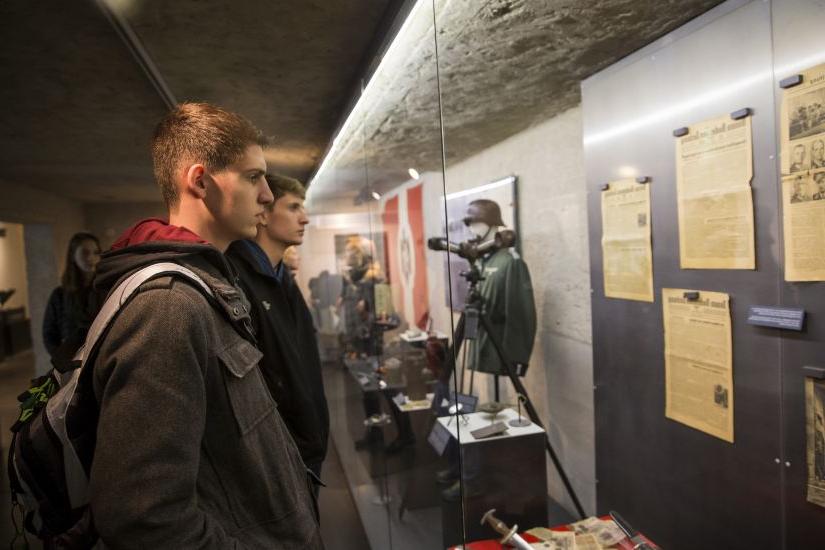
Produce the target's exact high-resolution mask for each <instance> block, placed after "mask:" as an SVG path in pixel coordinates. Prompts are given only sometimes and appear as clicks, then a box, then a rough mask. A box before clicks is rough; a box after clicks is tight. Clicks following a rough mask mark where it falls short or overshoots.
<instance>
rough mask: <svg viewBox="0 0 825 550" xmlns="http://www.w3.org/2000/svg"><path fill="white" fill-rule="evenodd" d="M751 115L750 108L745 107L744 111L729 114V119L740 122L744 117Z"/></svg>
mask: <svg viewBox="0 0 825 550" xmlns="http://www.w3.org/2000/svg"><path fill="white" fill-rule="evenodd" d="M750 115H751V110H750V107H745V108H744V109H739V110H738V111H734V112H732V113H731V114H730V117H731V118H732V119H733V120H740V119H743V118H745V117H746V116H750Z"/></svg>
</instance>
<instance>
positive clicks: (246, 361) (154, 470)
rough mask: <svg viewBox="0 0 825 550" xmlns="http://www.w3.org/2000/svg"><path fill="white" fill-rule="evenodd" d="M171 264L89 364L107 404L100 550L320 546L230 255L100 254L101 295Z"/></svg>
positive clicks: (190, 248) (101, 442)
mask: <svg viewBox="0 0 825 550" xmlns="http://www.w3.org/2000/svg"><path fill="white" fill-rule="evenodd" d="M157 261H172V262H176V263H179V264H181V265H184V266H186V267H188V268H189V269H191V270H192V271H194V272H196V273H197V274H198V275H199V276H200V277H201V278H202V279H203V280H204V281H205V282H206V283H207V285H209V286H210V288H212V290H213V291H214V294H215V298H214V299H212V298H208V297H206V296H205V295H204V293H203V292H202V291H201V290H198V289H196V287H195V286H193V284H191V283H189V282H187V281H185V280H183V279H180V278H177V277H169V276H166V277H159V278H156V279H153V280H150V281H148V282H146V283H144V284H143V285H142V286H141V288H140V289H139V290H138V292H137V293H136V295H135V296H134V297H133V298H132V299H131V301H130V302H128V303H127V304H126V305H125V306H123V308H122V309H121V311H120V312H119V314H118V316H117V318H116V319H115V320H114V321H113V323H112V325H111V326H110V328H109V330H108V332H107V334H106V335H105V336H104V338H103V340H102V342H101V343H100V347H99V349H98V353H97V355H96V358H95V359H94V362H93V367H94V373H93V376H94V389H95V394H96V396H97V398H98V400H99V402H100V420H99V424H98V430H97V446H96V449H95V456H94V462H93V465H92V471H91V477H90V499H91V509H92V515H93V517H94V521H95V525H96V527H97V529H98V531H99V532H100V535H101V538H102V542H103V544H104V547H106V548H122V549H128V548H135V549H137V548H159V549H161V548H163V549H165V548H170V549H171V548H193V549H194V548H200V549H207V548H210V549H211V548H222V549H223V548H227V549H229V548H231V549H235V550H241V549H274V548H285V549H286V548H290V549H291V548H302V549H303V548H308V549H320V548H322V547H323V545H322V543H321V541H320V532H319V528H318V523H317V520H316V517H315V510H314V503H313V497H312V494H311V488H310V486H309V484H308V482H307V480H308V477H307V475H306V470H305V469H304V465H303V461H302V460H301V456H300V454H299V451H298V449H297V447H296V446H295V444H294V442H293V441H292V438H291V437H290V435H289V432H288V431H287V428H286V426H285V425H284V423H283V422H282V421H281V418H280V415H279V413H278V409H277V408H276V406H275V403H274V401H273V399H272V396H271V395H270V393H269V391H268V390H267V387H266V384H265V382H264V380H263V377H262V375H261V373H260V370H259V369H258V366H257V363H258V361H259V359H260V357H261V352H260V351H258V350H257V349H256V348H255V346H254V345H253V341H254V337H253V336H252V332H251V321H250V319H249V314H248V309H249V306H248V302H247V301H246V299H245V297H244V295H243V293H242V292H241V291H240V289H238V288H237V287H235V286H234V284H233V282H234V281H233V280H234V273H233V272H232V270H231V267H230V266H229V264H228V263H227V262H226V260H225V258H224V256H223V255H222V254H221V253H220V252H219V251H218V250H217V249H215V248H213V247H211V246H208V245H202V244H188V243H170V242H147V243H143V244H137V245H136V246H129V247H127V248H124V249H121V250H117V251H115V252H109V253H107V254H105V255H104V256H103V259H102V261H101V263H100V267H99V270H98V276H97V280H96V285H99V286H100V287H101V288H102V289H110V288H112V287H113V286H114V285H115V284H116V283H117V282H118V281H119V280H122V278H123V277H124V276H126V275H128V274H130V273H132V272H134V271H135V270H136V269H138V268H139V267H142V266H144V265H146V264H149V263H154V262H157Z"/></svg>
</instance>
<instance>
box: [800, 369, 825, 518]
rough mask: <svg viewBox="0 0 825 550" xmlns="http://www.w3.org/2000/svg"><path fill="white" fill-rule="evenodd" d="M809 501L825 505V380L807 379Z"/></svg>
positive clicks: (806, 420)
mask: <svg viewBox="0 0 825 550" xmlns="http://www.w3.org/2000/svg"><path fill="white" fill-rule="evenodd" d="M805 431H806V435H807V440H808V453H807V454H808V502H811V503H813V504H818V505H819V506H823V507H825V380H814V379H813V378H806V379H805Z"/></svg>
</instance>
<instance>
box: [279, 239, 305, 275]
mask: <svg viewBox="0 0 825 550" xmlns="http://www.w3.org/2000/svg"><path fill="white" fill-rule="evenodd" d="M283 261H284V267H286V268H287V270H288V271H289V274H290V275H292V278H293V279H297V278H298V269H300V267H301V255H300V254H299V253H298V247H297V246H290V247H289V248H287V249H286V250H284V260H283Z"/></svg>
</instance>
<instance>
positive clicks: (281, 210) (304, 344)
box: [227, 174, 329, 476]
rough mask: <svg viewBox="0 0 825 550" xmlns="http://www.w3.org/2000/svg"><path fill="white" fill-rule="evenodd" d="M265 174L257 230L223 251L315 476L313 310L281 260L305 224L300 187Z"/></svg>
mask: <svg viewBox="0 0 825 550" xmlns="http://www.w3.org/2000/svg"><path fill="white" fill-rule="evenodd" d="M266 181H267V183H268V185H269V189H270V191H272V195H273V196H274V197H275V201H274V202H273V203H272V204H269V205H267V206H266V213H265V214H264V217H263V220H262V223H261V224H260V225H259V227H258V234H257V236H256V237H255V239H254V240H242V241H237V242H235V243H232V245H231V246H230V247H229V250H228V251H227V256H228V257H229V259H230V260H231V261H232V263H233V264H234V265H235V266H236V267H237V269H238V273H239V274H240V281H241V285H242V287H243V289H244V291H245V292H246V295H247V296H248V297H249V301H250V302H251V304H252V321H253V325H254V327H255V332H256V334H257V335H258V343H259V345H260V348H261V351H263V353H264V357H263V359H262V360H261V370H262V372H263V374H264V378H265V379H266V381H267V384H268V385H269V389H270V390H271V391H272V395H273V396H274V397H275V401H277V402H278V410H279V411H280V412H281V415H282V416H283V419H284V422H286V425H287V427H289V431H290V433H291V434H292V436H293V437H294V438H295V442H296V443H297V444H298V448H299V449H300V450H301V456H302V457H303V459H304V462H305V463H306V465H307V467H309V468H310V469H311V470H312V471H313V472H314V473H315V474H316V475H318V476H320V475H321V463H322V462H323V461H324V457H325V456H326V453H327V436H328V435H329V413H328V412H327V400H326V397H325V396H324V385H323V381H322V379H321V359H320V356H319V353H318V344H317V340H316V338H315V327H314V325H313V323H312V314H311V313H310V311H309V308H308V307H307V305H306V302H305V301H304V297H303V295H302V294H301V291H300V289H299V288H298V285H297V284H296V283H295V281H294V280H293V278H292V276H291V275H290V274H289V270H288V269H287V268H286V266H285V265H284V262H283V257H284V251H285V250H286V249H287V248H288V247H290V246H296V245H299V244H301V242H303V238H304V227H305V226H306V224H307V223H309V220H308V219H307V216H306V211H305V210H304V195H305V191H304V186H303V185H302V184H301V183H300V182H299V181H298V180H294V179H292V178H287V177H284V176H275V175H269V174H268V175H267V176H266Z"/></svg>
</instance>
